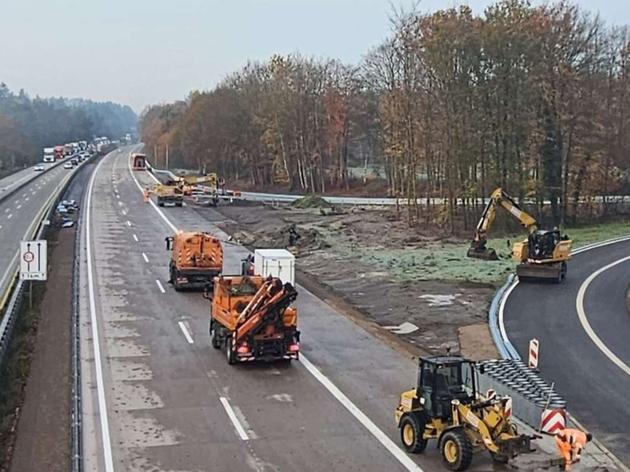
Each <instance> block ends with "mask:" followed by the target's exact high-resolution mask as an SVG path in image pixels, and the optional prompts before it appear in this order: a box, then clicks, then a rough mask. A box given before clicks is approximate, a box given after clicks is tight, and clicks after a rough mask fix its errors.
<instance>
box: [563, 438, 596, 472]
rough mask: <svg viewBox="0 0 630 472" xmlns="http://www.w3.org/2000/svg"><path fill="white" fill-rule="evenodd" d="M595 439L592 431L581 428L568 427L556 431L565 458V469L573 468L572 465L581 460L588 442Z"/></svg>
mask: <svg viewBox="0 0 630 472" xmlns="http://www.w3.org/2000/svg"><path fill="white" fill-rule="evenodd" d="M592 440H593V436H592V435H591V433H584V432H582V431H580V430H579V429H571V428H566V429H562V430H560V431H558V433H556V446H558V450H559V451H560V455H561V456H562V459H564V470H571V465H572V464H575V463H577V462H580V456H581V454H582V450H584V448H585V447H586V443H587V442H590V441H592Z"/></svg>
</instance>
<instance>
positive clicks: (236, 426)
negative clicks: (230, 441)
mask: <svg viewBox="0 0 630 472" xmlns="http://www.w3.org/2000/svg"><path fill="white" fill-rule="evenodd" d="M219 400H220V401H221V405H223V408H224V409H225V412H226V413H227V415H228V418H230V421H231V422H232V424H233V425H234V429H235V430H236V432H237V433H238V435H239V437H240V438H241V439H242V440H243V441H247V440H248V439H249V436H247V432H246V431H245V428H243V425H242V424H241V422H240V421H239V420H238V418H237V417H236V413H234V410H233V409H232V405H230V402H229V401H228V399H227V398H225V397H219Z"/></svg>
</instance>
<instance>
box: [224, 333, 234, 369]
mask: <svg viewBox="0 0 630 472" xmlns="http://www.w3.org/2000/svg"><path fill="white" fill-rule="evenodd" d="M225 351H226V355H227V361H228V364H230V365H232V364H236V354H235V353H234V338H233V337H232V335H229V336H228V338H227V343H226V349H225Z"/></svg>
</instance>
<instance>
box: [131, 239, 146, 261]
mask: <svg viewBox="0 0 630 472" xmlns="http://www.w3.org/2000/svg"><path fill="white" fill-rule="evenodd" d="M134 236H135V234H134ZM142 258H143V259H144V262H146V263H147V264H148V263H149V258H148V257H147V255H146V254H145V253H144V252H143V253H142Z"/></svg>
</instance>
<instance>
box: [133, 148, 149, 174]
mask: <svg viewBox="0 0 630 472" xmlns="http://www.w3.org/2000/svg"><path fill="white" fill-rule="evenodd" d="M130 159H131V168H132V169H133V170H146V169H147V156H146V154H140V153H137V152H133V153H131V156H130Z"/></svg>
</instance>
